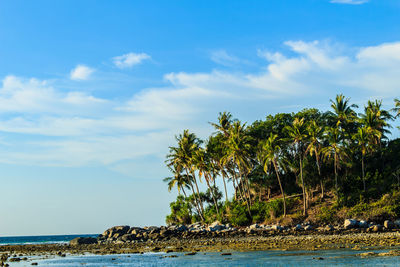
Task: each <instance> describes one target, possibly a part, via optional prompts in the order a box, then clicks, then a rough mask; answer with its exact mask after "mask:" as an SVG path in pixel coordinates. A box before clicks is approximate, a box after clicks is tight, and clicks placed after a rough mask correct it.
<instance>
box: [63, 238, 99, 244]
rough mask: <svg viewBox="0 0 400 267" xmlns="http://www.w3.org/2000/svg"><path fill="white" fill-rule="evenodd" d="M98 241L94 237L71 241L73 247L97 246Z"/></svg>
mask: <svg viewBox="0 0 400 267" xmlns="http://www.w3.org/2000/svg"><path fill="white" fill-rule="evenodd" d="M96 243H97V239H96V238H93V237H77V238H74V239H72V240H71V241H69V244H70V245H71V246H75V245H89V244H96Z"/></svg>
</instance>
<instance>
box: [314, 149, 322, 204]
mask: <svg viewBox="0 0 400 267" xmlns="http://www.w3.org/2000/svg"><path fill="white" fill-rule="evenodd" d="M315 159H316V160H317V168H318V175H319V180H320V183H321V199H324V183H323V181H322V176H321V166H319V157H318V154H317V153H315Z"/></svg>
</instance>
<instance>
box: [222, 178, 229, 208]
mask: <svg viewBox="0 0 400 267" xmlns="http://www.w3.org/2000/svg"><path fill="white" fill-rule="evenodd" d="M222 181H224V189H225V203H226V202H227V201H228V191H227V190H226V182H225V174H224V173H222Z"/></svg>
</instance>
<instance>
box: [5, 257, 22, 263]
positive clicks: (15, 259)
mask: <svg viewBox="0 0 400 267" xmlns="http://www.w3.org/2000/svg"><path fill="white" fill-rule="evenodd" d="M8 261H9V262H16V261H21V259H20V258H11V259H9V260H8Z"/></svg>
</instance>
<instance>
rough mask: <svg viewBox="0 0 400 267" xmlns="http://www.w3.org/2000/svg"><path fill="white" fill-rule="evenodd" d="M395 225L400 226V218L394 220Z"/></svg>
mask: <svg viewBox="0 0 400 267" xmlns="http://www.w3.org/2000/svg"><path fill="white" fill-rule="evenodd" d="M394 225H395V226H396V227H397V228H400V219H397V220H395V221H394Z"/></svg>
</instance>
